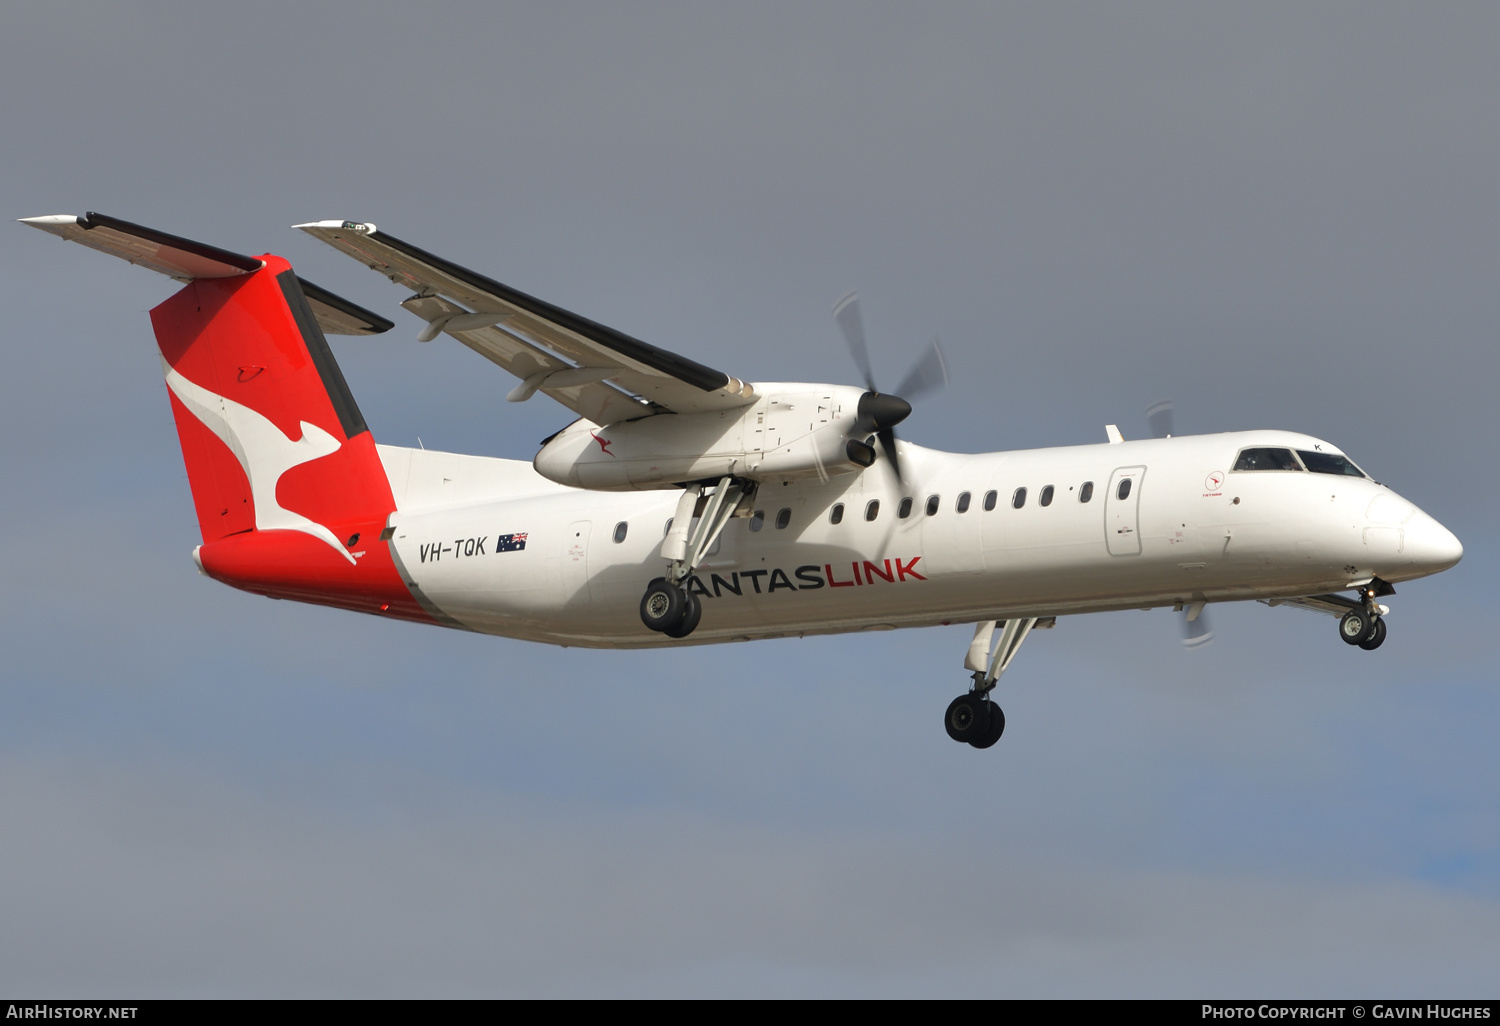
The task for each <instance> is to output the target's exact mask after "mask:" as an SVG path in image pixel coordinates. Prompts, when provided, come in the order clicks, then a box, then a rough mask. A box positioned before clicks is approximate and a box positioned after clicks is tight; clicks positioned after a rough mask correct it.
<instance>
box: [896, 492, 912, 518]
mask: <svg viewBox="0 0 1500 1026" xmlns="http://www.w3.org/2000/svg"><path fill="white" fill-rule="evenodd" d="M896 516H898V517H900V518H901V519H902V520H905V519H906V518H907V517H909V516H911V496H910V495H908V496H907V497H906V498H904V499H902V500H901V505H899V506H897V507H896Z"/></svg>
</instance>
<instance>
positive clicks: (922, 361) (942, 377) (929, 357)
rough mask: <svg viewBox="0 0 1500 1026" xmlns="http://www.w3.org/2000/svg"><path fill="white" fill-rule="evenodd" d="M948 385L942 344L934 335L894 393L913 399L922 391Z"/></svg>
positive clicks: (946, 363)
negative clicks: (925, 350)
mask: <svg viewBox="0 0 1500 1026" xmlns="http://www.w3.org/2000/svg"><path fill="white" fill-rule="evenodd" d="M947 386H948V361H947V360H945V359H943V345H942V343H941V342H939V341H938V340H937V338H936V337H935V336H934V338H933V340H932V344H931V345H930V346H928V347H927V352H925V353H923V354H922V356H921V357H920V358H918V360H917V362H916V363H915V364H913V365H912V368H911V370H909V371H907V372H906V377H905V378H903V379H902V380H901V384H900V385H899V386H897V388H896V394H897V395H899V396H902V397H903V398H905V399H908V400H911V399H915V398H916V397H917V396H919V395H921V394H922V393H924V392H931V391H935V390H937V389H941V388H946V387H947Z"/></svg>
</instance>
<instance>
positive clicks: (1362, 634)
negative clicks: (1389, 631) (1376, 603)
mask: <svg viewBox="0 0 1500 1026" xmlns="http://www.w3.org/2000/svg"><path fill="white" fill-rule="evenodd" d="M1339 637H1341V638H1343V639H1344V644H1346V645H1358V646H1359V647H1360V648H1362V649H1364V650H1365V651H1366V652H1373V651H1374V650H1375V649H1377V648H1379V647H1380V646H1381V645H1382V644H1384V642H1385V617H1383V616H1381V615H1380V614H1378V613H1373V614H1372V613H1369V612H1366V611H1365V610H1363V609H1351V610H1349V612H1347V613H1345V614H1344V615H1343V618H1342V619H1340V620H1339Z"/></svg>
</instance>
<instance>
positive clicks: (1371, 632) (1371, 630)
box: [1339, 578, 1395, 652]
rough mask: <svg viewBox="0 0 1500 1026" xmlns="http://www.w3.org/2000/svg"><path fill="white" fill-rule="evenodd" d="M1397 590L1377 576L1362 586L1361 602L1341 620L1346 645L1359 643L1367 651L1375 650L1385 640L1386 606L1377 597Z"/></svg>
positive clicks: (1340, 633) (1341, 633) (1342, 636)
mask: <svg viewBox="0 0 1500 1026" xmlns="http://www.w3.org/2000/svg"><path fill="white" fill-rule="evenodd" d="M1394 592H1395V589H1394V588H1392V587H1391V586H1390V585H1389V584H1386V583H1385V582H1384V581H1382V580H1380V579H1379V578H1376V579H1375V580H1373V581H1371V582H1370V583H1369V584H1367V585H1365V586H1364V587H1362V588H1360V590H1359V598H1360V604H1359V605H1358V606H1356V607H1355V608H1353V609H1350V610H1349V611H1348V612H1347V613H1345V614H1344V615H1343V617H1342V618H1340V620H1339V637H1341V638H1343V639H1344V643H1345V644H1346V645H1358V646H1359V647H1360V648H1362V649H1364V650H1365V651H1366V652H1373V651H1374V650H1375V649H1377V648H1379V647H1380V646H1381V645H1382V644H1383V643H1384V642H1385V617H1384V616H1383V615H1382V614H1383V613H1384V612H1385V607H1383V606H1381V605H1380V604H1379V603H1378V602H1376V601H1375V599H1376V598H1377V597H1379V596H1381V595H1390V594H1393V593H1394Z"/></svg>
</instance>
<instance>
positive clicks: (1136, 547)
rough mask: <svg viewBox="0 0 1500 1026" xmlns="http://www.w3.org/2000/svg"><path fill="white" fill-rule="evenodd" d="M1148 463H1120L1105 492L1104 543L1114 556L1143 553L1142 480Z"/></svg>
mask: <svg viewBox="0 0 1500 1026" xmlns="http://www.w3.org/2000/svg"><path fill="white" fill-rule="evenodd" d="M1145 476H1146V468H1145V467H1120V468H1119V469H1118V470H1116V471H1115V472H1114V473H1113V474H1112V475H1110V478H1109V490H1108V491H1106V492H1105V493H1104V543H1105V545H1107V546H1108V548H1109V554H1110V555H1111V556H1139V555H1140V554H1141V526H1140V503H1141V481H1142V479H1144V478H1145Z"/></svg>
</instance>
